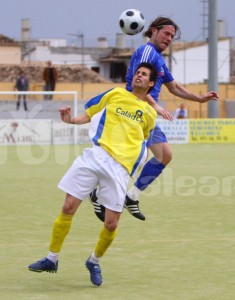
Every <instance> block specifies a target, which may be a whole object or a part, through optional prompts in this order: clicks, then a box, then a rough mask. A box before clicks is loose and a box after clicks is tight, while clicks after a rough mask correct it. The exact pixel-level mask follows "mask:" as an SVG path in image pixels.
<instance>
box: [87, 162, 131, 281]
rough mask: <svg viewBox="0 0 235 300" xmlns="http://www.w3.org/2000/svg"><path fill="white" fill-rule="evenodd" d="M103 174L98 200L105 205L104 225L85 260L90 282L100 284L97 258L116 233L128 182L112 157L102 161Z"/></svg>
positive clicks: (122, 169)
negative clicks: (92, 249) (91, 251)
mask: <svg viewBox="0 0 235 300" xmlns="http://www.w3.org/2000/svg"><path fill="white" fill-rule="evenodd" d="M103 164H106V166H104V168H103V169H104V170H105V171H103V174H104V175H105V176H104V177H103V178H101V179H100V182H99V202H100V203H101V204H102V205H103V206H104V207H105V221H104V226H103V228H102V230H101V232H100V235H99V239H98V241H97V243H96V246H95V248H94V251H93V253H92V254H91V256H90V257H89V258H88V260H87V261H86V267H87V269H88V270H89V272H90V279H91V282H92V283H93V284H95V285H101V283H102V275H101V269H100V265H99V259H100V258H101V257H102V256H103V255H104V254H105V253H106V251H107V250H108V248H109V247H110V245H111V244H112V242H113V240H114V239H115V237H116V235H117V226H118V222H119V219H120V216H121V213H122V211H123V207H124V201H125V195H126V191H127V186H128V182H129V174H128V172H127V170H126V169H125V168H124V167H123V166H122V165H120V164H119V163H117V162H116V161H115V160H113V159H112V158H111V159H110V162H109V161H108V160H107V163H106V162H105V161H104V163H103Z"/></svg>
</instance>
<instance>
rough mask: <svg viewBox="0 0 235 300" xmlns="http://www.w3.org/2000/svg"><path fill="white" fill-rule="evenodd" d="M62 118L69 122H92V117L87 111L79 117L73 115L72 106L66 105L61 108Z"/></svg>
mask: <svg viewBox="0 0 235 300" xmlns="http://www.w3.org/2000/svg"><path fill="white" fill-rule="evenodd" d="M59 111H60V117H61V120H62V121H64V122H65V123H67V124H86V123H89V122H90V118H89V116H88V114H87V113H86V112H84V113H82V114H80V115H78V116H77V117H72V116H71V107H69V106H66V107H62V108H60V110H59Z"/></svg>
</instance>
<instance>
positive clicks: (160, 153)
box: [125, 126, 172, 221]
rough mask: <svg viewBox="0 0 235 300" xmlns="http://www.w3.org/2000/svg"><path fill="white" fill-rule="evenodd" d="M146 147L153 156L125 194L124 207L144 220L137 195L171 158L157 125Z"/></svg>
mask: <svg viewBox="0 0 235 300" xmlns="http://www.w3.org/2000/svg"><path fill="white" fill-rule="evenodd" d="M148 147H149V149H150V150H151V152H152V153H153V157H152V158H151V159H150V160H149V161H148V162H147V163H146V164H145V165H144V167H143V169H142V171H141V173H140V175H139V177H138V178H137V180H136V182H135V183H134V185H133V186H132V187H131V188H130V190H129V191H128V192H127V195H126V203H125V208H126V209H127V210H128V211H129V212H130V213H131V214H132V215H133V216H134V217H136V218H137V219H140V220H142V221H144V220H145V216H144V215H143V214H142V213H141V212H140V209H139V201H138V200H139V196H140V193H141V192H142V191H144V190H145V189H146V188H147V187H148V186H149V185H150V184H151V183H152V182H153V181H154V180H155V179H156V178H158V176H160V175H161V173H162V171H163V170H164V168H165V167H166V165H168V164H169V162H170V161H171V159H172V151H171V149H170V146H169V144H168V143H167V139H166V136H165V134H164V133H163V132H162V131H161V129H160V128H159V127H158V126H157V127H156V128H155V129H154V131H153V132H152V134H151V137H150V138H149V140H148Z"/></svg>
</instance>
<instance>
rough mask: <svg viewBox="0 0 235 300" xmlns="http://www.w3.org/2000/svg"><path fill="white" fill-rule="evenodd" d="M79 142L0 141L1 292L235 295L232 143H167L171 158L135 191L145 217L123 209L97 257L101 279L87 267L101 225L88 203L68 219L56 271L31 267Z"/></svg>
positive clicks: (163, 299)
mask: <svg viewBox="0 0 235 300" xmlns="http://www.w3.org/2000/svg"><path fill="white" fill-rule="evenodd" d="M81 149H82V147H81V146H76V147H73V146H56V147H52V146H43V147H42V146H33V147H23V146H22V147H1V148H0V167H1V173H0V182H1V193H0V195H1V199H0V208H1V209H0V220H1V226H0V237H1V242H0V259H1V260H0V265H1V267H0V283H1V284H0V299H3V300H8V299H9V300H22V299H24V300H49V299H50V300H60V299H61V300H62V299H63V300H67V299H69V300H73V299H80V300H99V299H100V300H110V299H114V300H196V299H197V300H204V299H205V300H233V299H235V285H234V279H235V275H234V274H235V260H234V253H235V244H234V237H235V226H234V225H235V221H234V204H235V197H234V196H235V175H233V174H234V162H235V152H234V145H233V144H228V145H218V144H217V145H212V144H211V145H172V149H173V154H174V157H173V161H172V163H171V164H170V166H169V167H168V168H167V169H166V170H165V172H164V173H163V174H162V176H161V177H159V179H158V180H157V181H156V182H155V183H154V184H153V185H152V186H150V187H149V189H148V190H147V191H146V192H145V193H143V194H142V196H141V210H142V212H143V213H144V214H145V215H146V221H145V222H142V221H139V220H137V219H134V218H133V217H131V216H130V215H129V213H128V212H127V211H126V210H125V211H124V213H123V216H122V218H121V221H120V225H119V234H118V237H117V239H116V240H115V241H114V243H113V245H112V247H111V248H110V249H109V251H108V252H107V254H106V255H105V256H104V257H103V258H102V260H101V267H102V272H103V278H104V283H103V285H102V286H101V287H99V288H96V287H94V286H92V284H91V283H90V280H89V274H88V271H87V270H86V269H85V266H84V262H85V260H86V259H87V257H88V256H89V255H90V253H91V251H92V250H93V247H94V244H95V242H96V240H97V237H98V233H99V231H100V228H101V226H102V224H101V223H100V221H99V220H98V219H97V218H96V217H95V215H94V213H93V211H92V207H91V205H90V203H89V202H88V201H87V202H85V203H84V204H83V205H82V207H81V210H80V211H79V212H78V213H77V214H76V216H75V217H74V221H73V226H72V228H71V231H70V234H69V235H68V237H67V239H66V241H65V244H64V247H63V249H62V252H61V255H60V261H59V270H58V273H57V274H48V273H42V274H37V273H33V272H29V271H28V269H27V266H28V264H30V263H32V262H34V261H35V260H37V259H40V258H42V257H44V256H46V255H47V252H48V244H49V240H50V233H51V226H52V223H53V221H54V219H55V217H56V216H57V214H58V212H59V210H60V208H61V206H62V203H63V201H64V193H63V192H61V191H60V190H59V189H58V188H57V183H58V181H59V180H60V178H61V177H62V175H63V174H64V173H65V171H66V170H67V169H68V168H69V166H70V164H71V163H72V161H73V160H74V158H75V157H76V156H77V155H78V154H79V153H80V151H81ZM230 176H231V178H230Z"/></svg>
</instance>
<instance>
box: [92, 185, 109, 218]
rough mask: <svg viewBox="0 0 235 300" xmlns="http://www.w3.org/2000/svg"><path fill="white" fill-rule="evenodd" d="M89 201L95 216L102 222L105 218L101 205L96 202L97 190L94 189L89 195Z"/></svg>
mask: <svg viewBox="0 0 235 300" xmlns="http://www.w3.org/2000/svg"><path fill="white" fill-rule="evenodd" d="M89 200H90V201H91V203H92V205H93V209H94V213H95V214H96V216H97V218H99V219H100V221H102V222H104V218H105V208H104V206H103V205H101V204H99V203H98V202H97V200H98V197H97V189H94V191H92V192H91V193H90V195H89Z"/></svg>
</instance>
